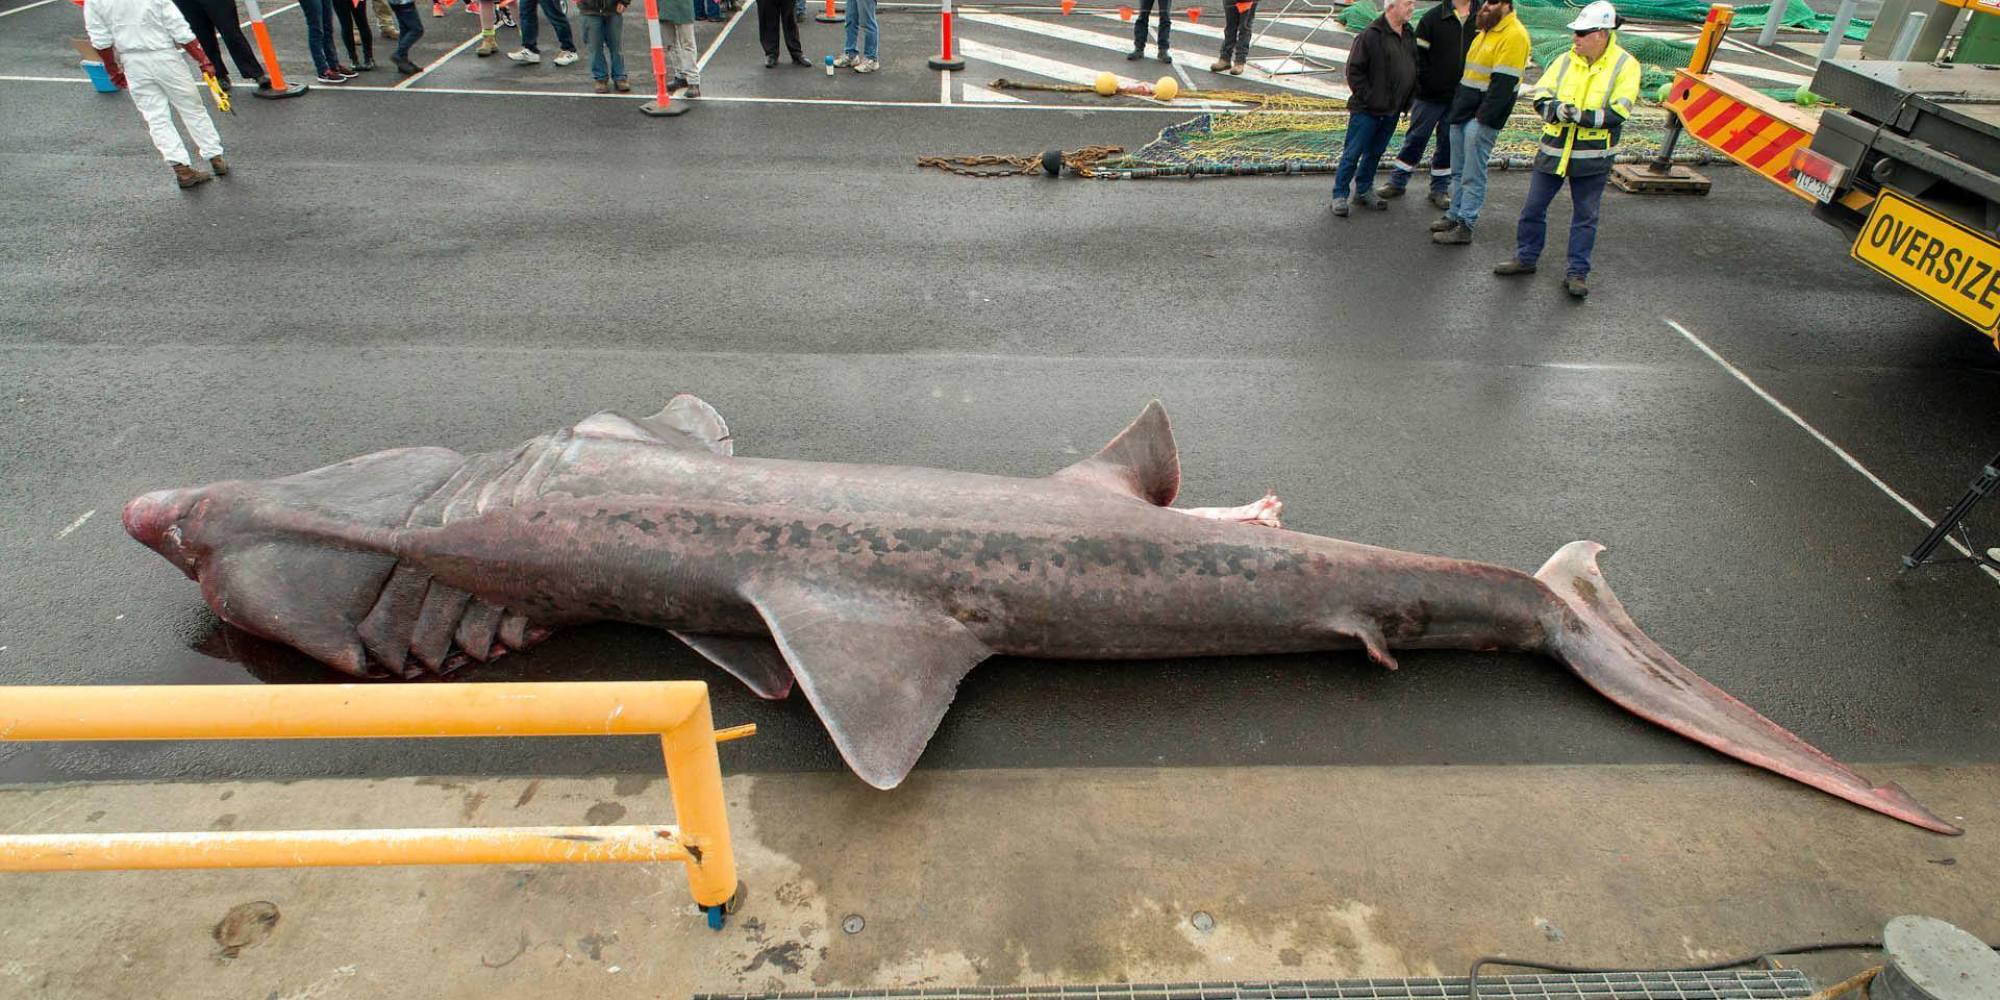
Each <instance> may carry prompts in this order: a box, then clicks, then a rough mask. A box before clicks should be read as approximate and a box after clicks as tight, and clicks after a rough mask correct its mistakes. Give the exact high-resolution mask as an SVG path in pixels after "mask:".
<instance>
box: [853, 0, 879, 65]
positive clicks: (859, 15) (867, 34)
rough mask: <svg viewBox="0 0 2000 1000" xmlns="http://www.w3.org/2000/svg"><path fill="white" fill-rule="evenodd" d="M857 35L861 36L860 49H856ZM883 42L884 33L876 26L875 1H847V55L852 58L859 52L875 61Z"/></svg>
mask: <svg viewBox="0 0 2000 1000" xmlns="http://www.w3.org/2000/svg"><path fill="white" fill-rule="evenodd" d="M857 35H858V36H860V38H859V41H860V43H861V47H860V48H856V47H855V42H856V40H857V39H856V37H855V36H857ZM881 41H882V32H881V30H880V29H879V28H878V27H877V26H876V24H875V0H847V48H846V49H845V50H844V52H845V54H846V55H850V56H851V55H853V54H855V53H856V52H859V53H861V54H862V55H864V56H867V57H868V58H870V59H873V58H875V52H876V50H877V49H879V48H880V47H881Z"/></svg>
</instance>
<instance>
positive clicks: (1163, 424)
mask: <svg viewBox="0 0 2000 1000" xmlns="http://www.w3.org/2000/svg"><path fill="white" fill-rule="evenodd" d="M1049 478H1051V479H1063V480H1068V481H1070V482H1074V483H1079V484H1082V485H1088V486H1095V487H1097V488H1099V489H1106V490H1111V491H1112V492H1115V493H1123V494H1125V495H1126V496H1131V497H1137V498H1139V499H1141V500H1144V501H1146V502H1147V503H1150V504H1153V505H1155V506H1158V507H1165V506H1167V505H1169V504H1172V503H1173V502H1174V497H1176V496H1179V495H1180V491H1181V457H1180V452H1179V450H1178V449H1176V448H1175V447H1174V430H1173V427H1172V426H1171V425H1169V424H1168V423H1167V410H1166V407H1163V406H1161V405H1160V401H1159V400H1157V399H1156V400H1153V401H1152V402H1150V403H1147V404H1146V408H1145V409H1144V410H1141V411H1140V412H1139V416H1138V419H1136V420H1133V421H1132V423H1131V424H1130V425H1129V426H1127V427H1126V428H1125V429H1124V430H1123V431H1121V432H1119V434H1118V436H1117V437H1115V438H1112V439H1111V443H1110V444H1107V445H1105V446H1104V448H1103V449H1102V450H1100V451H1099V452H1098V453H1097V454H1095V455H1092V456H1090V457H1089V458H1086V459H1084V460H1083V461H1081V462H1078V463H1076V464H1075V465H1072V466H1070V467H1069V468H1067V469H1063V470H1062V471H1060V472H1057V473H1054V474H1053V475H1051V476H1050V477H1049Z"/></svg>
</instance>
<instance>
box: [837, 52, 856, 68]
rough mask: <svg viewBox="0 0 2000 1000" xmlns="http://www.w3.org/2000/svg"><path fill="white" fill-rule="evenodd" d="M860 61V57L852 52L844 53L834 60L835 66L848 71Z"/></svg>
mask: <svg viewBox="0 0 2000 1000" xmlns="http://www.w3.org/2000/svg"><path fill="white" fill-rule="evenodd" d="M860 61H861V57H860V56H857V55H854V54H853V53H851V52H842V53H841V54H840V55H839V56H838V57H836V58H835V59H834V60H833V64H834V65H835V66H838V67H840V68H841V69H846V68H847V67H849V66H852V65H854V64H855V63H858V62H860Z"/></svg>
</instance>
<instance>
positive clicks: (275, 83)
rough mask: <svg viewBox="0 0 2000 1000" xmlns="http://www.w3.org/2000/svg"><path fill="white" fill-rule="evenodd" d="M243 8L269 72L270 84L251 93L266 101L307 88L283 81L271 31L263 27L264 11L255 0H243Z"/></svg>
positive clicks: (298, 92) (291, 95) (300, 91)
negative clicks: (246, 12) (248, 17)
mask: <svg viewBox="0 0 2000 1000" xmlns="http://www.w3.org/2000/svg"><path fill="white" fill-rule="evenodd" d="M243 9H245V10H247V11H249V12H250V33H251V34H253V35H256V36H257V50H258V54H259V55H261V56H263V57H264V69H265V71H266V72H268V73H270V74H271V86H269V87H258V88H257V89H256V90H254V91H252V93H254V94H256V95H257V96H258V97H261V98H264V99H265V100H267V101H275V100H279V99H281V98H286V97H297V96H299V95H300V94H303V93H305V92H306V91H307V89H309V88H308V87H307V85H306V84H303V83H299V84H287V83H286V82H285V71H284V70H283V69H282V68H280V67H279V66H278V50H277V49H274V48H272V47H271V31H270V29H269V28H266V27H264V12H263V11H261V10H259V9H257V0H243Z"/></svg>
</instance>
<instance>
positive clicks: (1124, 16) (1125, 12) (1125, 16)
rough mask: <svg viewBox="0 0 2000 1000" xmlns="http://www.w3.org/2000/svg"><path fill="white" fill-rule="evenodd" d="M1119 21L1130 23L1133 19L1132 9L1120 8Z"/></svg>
mask: <svg viewBox="0 0 2000 1000" xmlns="http://www.w3.org/2000/svg"><path fill="white" fill-rule="evenodd" d="M1118 19H1119V20H1120V21H1130V20H1131V19H1132V8H1130V7H1120V8H1118Z"/></svg>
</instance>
